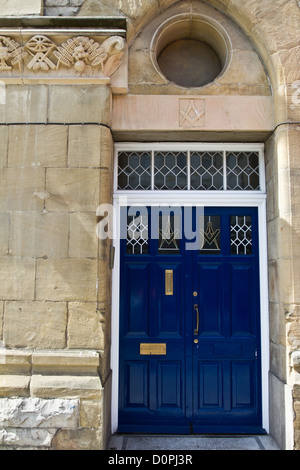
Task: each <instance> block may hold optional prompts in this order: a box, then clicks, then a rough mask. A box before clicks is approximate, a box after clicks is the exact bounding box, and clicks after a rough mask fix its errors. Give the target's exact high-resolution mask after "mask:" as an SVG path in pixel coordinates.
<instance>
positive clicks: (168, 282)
mask: <svg viewBox="0 0 300 470" xmlns="http://www.w3.org/2000/svg"><path fill="white" fill-rule="evenodd" d="M165 294H166V295H173V269H166V270H165Z"/></svg>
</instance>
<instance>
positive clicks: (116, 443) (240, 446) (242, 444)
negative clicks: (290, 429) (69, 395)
mask: <svg viewBox="0 0 300 470" xmlns="http://www.w3.org/2000/svg"><path fill="white" fill-rule="evenodd" d="M108 450H190V451H194V450H196V451H198V450H280V449H279V447H278V445H277V444H276V442H275V441H274V440H273V439H272V438H271V436H268V435H266V436H260V435H219V436H217V435H191V436H186V435H183V436H181V435H172V436H167V435H147V436H145V435H134V434H131V435H129V434H114V435H113V436H111V438H110V441H109V444H108Z"/></svg>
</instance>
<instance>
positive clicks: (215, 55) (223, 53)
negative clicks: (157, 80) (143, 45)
mask: <svg viewBox="0 0 300 470" xmlns="http://www.w3.org/2000/svg"><path fill="white" fill-rule="evenodd" d="M230 49H231V48H230V40H229V38H228V36H227V34H226V33H225V31H224V30H223V28H222V26H221V25H219V24H218V23H216V22H215V21H214V20H212V19H211V18H207V17H204V16H200V15H199V16H196V17H193V18H191V17H186V16H185V15H178V16H175V17H173V18H171V19H169V20H168V21H167V22H166V23H164V24H163V25H162V26H161V27H160V28H159V29H158V30H157V31H156V34H155V36H154V38H153V41H152V45H151V57H152V62H153V64H154V66H155V68H156V69H157V71H158V72H159V74H160V75H161V76H163V77H164V79H165V80H166V81H167V82H171V83H173V84H175V85H178V86H180V87H185V88H197V87H202V86H204V85H207V84H209V83H211V82H213V81H214V80H215V79H216V78H217V77H218V76H219V75H220V74H222V73H224V71H225V69H226V67H227V65H228V60H229V52H230Z"/></svg>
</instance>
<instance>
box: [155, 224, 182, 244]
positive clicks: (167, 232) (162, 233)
mask: <svg viewBox="0 0 300 470" xmlns="http://www.w3.org/2000/svg"><path fill="white" fill-rule="evenodd" d="M179 237H180V230H179V229H173V228H172V226H171V222H167V223H166V225H165V228H162V229H159V238H160V245H159V248H158V249H159V250H179V242H178V239H179Z"/></svg>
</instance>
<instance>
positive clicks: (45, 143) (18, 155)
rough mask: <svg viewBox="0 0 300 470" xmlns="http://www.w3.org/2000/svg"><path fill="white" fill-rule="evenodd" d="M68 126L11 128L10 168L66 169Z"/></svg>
mask: <svg viewBox="0 0 300 470" xmlns="http://www.w3.org/2000/svg"><path fill="white" fill-rule="evenodd" d="M67 138H68V129H67V126H55V125H54V126H51V125H49V126H46V125H45V126H42V125H39V126H35V125H31V126H10V127H9V145H8V166H9V167H22V168H24V167H48V168H51V167H55V168H59V167H65V166H66V160H67Z"/></svg>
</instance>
